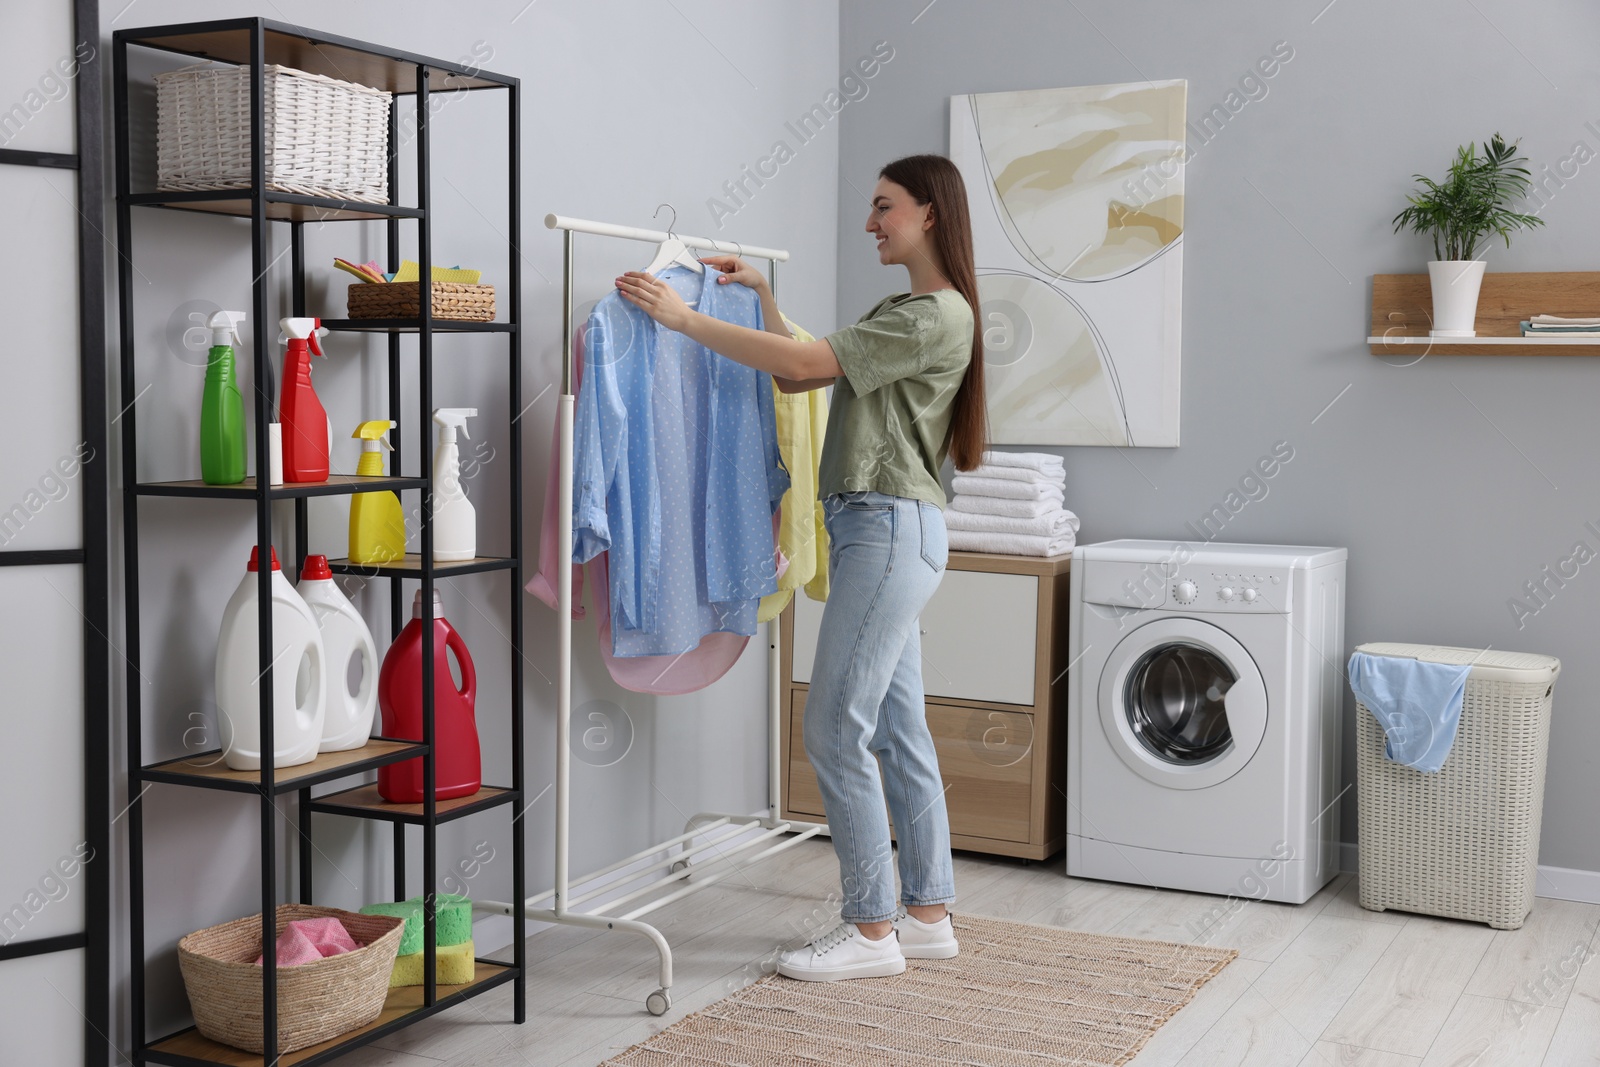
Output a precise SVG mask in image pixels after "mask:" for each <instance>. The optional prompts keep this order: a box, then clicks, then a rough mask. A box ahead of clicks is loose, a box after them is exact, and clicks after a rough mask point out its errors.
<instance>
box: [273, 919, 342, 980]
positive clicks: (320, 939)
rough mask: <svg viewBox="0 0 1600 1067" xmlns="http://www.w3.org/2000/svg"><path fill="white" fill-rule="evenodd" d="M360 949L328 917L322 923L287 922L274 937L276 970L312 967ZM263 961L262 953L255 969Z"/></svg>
mask: <svg viewBox="0 0 1600 1067" xmlns="http://www.w3.org/2000/svg"><path fill="white" fill-rule="evenodd" d="M360 947H361V946H360V945H358V944H356V942H355V938H353V937H351V936H350V931H348V930H346V929H345V928H344V923H342V922H340V921H339V920H338V919H335V918H334V917H333V916H331V915H330V916H328V917H327V918H324V919H291V920H290V921H289V923H288V925H286V926H285V927H284V928H283V933H281V934H279V935H278V966H279V967H298V966H299V965H300V964H302V963H315V962H317V961H318V960H320V959H322V958H323V957H324V956H338V955H341V954H343V953H346V952H354V951H355V950H356V949H358V948H360ZM266 958H267V956H266V953H262V954H261V955H259V956H257V957H256V966H258V967H259V966H260V965H261V962H262V961H263V960H265V959H266Z"/></svg>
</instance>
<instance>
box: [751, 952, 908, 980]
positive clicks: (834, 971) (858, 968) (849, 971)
mask: <svg viewBox="0 0 1600 1067" xmlns="http://www.w3.org/2000/svg"><path fill="white" fill-rule="evenodd" d="M905 969H906V958H905V956H904V955H901V956H897V957H895V958H894V959H889V960H882V961H880V962H878V963H858V964H853V965H852V966H849V967H833V968H825V969H822V970H818V969H816V968H811V967H806V968H797V969H795V970H790V969H789V968H788V967H787V966H785V965H784V964H782V963H780V964H778V973H779V974H781V975H783V976H784V977H785V978H793V979H796V980H797V981H801V982H838V981H843V980H845V979H849V978H892V977H893V976H894V975H897V974H904V973H905Z"/></svg>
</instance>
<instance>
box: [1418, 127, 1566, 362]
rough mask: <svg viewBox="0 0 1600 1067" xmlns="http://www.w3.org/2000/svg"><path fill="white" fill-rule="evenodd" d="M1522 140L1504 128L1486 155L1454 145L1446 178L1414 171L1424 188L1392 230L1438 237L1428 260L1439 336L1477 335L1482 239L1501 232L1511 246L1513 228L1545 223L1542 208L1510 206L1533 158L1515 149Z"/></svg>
mask: <svg viewBox="0 0 1600 1067" xmlns="http://www.w3.org/2000/svg"><path fill="white" fill-rule="evenodd" d="M1517 144H1518V142H1516V141H1513V142H1511V143H1510V144H1506V142H1505V140H1504V138H1502V137H1501V136H1500V135H1499V134H1498V133H1497V134H1495V135H1494V137H1493V138H1492V139H1491V140H1489V141H1486V142H1485V143H1484V146H1483V155H1481V156H1480V155H1479V154H1478V151H1477V146H1476V145H1474V144H1467V145H1465V146H1464V147H1462V148H1459V149H1457V150H1456V158H1455V160H1454V161H1453V162H1452V163H1451V164H1450V173H1449V175H1447V176H1446V177H1445V180H1444V181H1443V182H1436V181H1434V180H1433V179H1432V178H1429V177H1427V176H1426V175H1423V174H1416V175H1413V177H1415V178H1416V180H1417V182H1418V183H1420V184H1421V185H1422V187H1423V188H1422V190H1421V191H1420V192H1418V193H1414V194H1412V195H1411V196H1408V197H1407V198H1406V199H1407V200H1409V201H1410V202H1411V206H1410V207H1408V208H1406V209H1405V210H1404V211H1402V212H1400V214H1398V215H1396V216H1395V217H1394V232H1395V233H1399V232H1400V231H1401V230H1403V229H1406V228H1407V227H1409V228H1410V229H1412V230H1414V231H1415V232H1417V233H1425V234H1431V235H1432V236H1433V254H1434V259H1433V261H1432V262H1430V263H1429V264H1428V278H1429V281H1430V282H1431V284H1432V287H1433V328H1432V329H1431V330H1429V333H1430V334H1431V335H1432V336H1434V337H1473V336H1475V335H1476V332H1477V331H1476V330H1474V329H1473V326H1474V324H1475V322H1476V320H1477V316H1478V288H1479V286H1481V285H1482V284H1483V267H1484V264H1483V261H1482V260H1481V259H1477V258H1475V256H1474V252H1475V251H1476V249H1477V245H1478V241H1479V239H1480V238H1483V237H1487V236H1488V235H1489V234H1491V233H1497V234H1499V235H1500V236H1501V237H1503V238H1505V242H1506V247H1507V248H1510V247H1511V231H1512V230H1517V229H1521V228H1522V227H1524V226H1526V227H1529V228H1532V227H1534V226H1542V225H1544V220H1543V219H1541V218H1539V217H1538V216H1537V215H1523V214H1519V213H1517V212H1515V211H1512V210H1511V208H1510V205H1511V203H1512V201H1514V200H1517V199H1519V198H1521V197H1522V196H1524V195H1526V193H1527V191H1528V186H1529V180H1528V169H1527V168H1526V167H1523V166H1521V165H1520V164H1522V163H1526V162H1527V160H1526V159H1525V158H1523V157H1521V156H1518V155H1517V154H1516V151H1517Z"/></svg>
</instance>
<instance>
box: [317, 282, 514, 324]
mask: <svg viewBox="0 0 1600 1067" xmlns="http://www.w3.org/2000/svg"><path fill="white" fill-rule="evenodd" d="M421 287H422V283H421V282H385V283H384V284H382V285H379V284H378V283H377V282H356V283H355V284H354V285H352V286H350V290H349V294H348V296H347V298H346V303H347V304H348V306H349V308H350V317H351V318H352V319H414V318H416V317H417V316H419V315H421V314H422V299H421V295H420V293H421ZM433 317H434V318H436V319H449V320H451V321H454V322H493V321H494V286H492V285H464V284H462V283H460V282H434V283H433Z"/></svg>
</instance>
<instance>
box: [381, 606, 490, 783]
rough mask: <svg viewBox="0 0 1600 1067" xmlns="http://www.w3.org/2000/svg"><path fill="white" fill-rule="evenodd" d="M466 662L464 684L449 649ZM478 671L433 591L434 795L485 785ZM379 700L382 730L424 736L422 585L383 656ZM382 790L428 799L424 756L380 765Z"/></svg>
mask: <svg viewBox="0 0 1600 1067" xmlns="http://www.w3.org/2000/svg"><path fill="white" fill-rule="evenodd" d="M447 649H448V650H450V651H453V652H454V653H455V654H456V662H457V663H459V664H460V665H461V688H460V689H459V690H458V689H456V686H455V680H454V679H453V678H452V677H451V676H450V662H449V658H448V654H447V652H446V650H447ZM477 697H478V674H477V671H476V670H474V669H473V666H472V655H471V654H470V653H469V652H468V651H467V643H466V642H465V641H463V640H462V639H461V635H460V634H458V633H456V631H455V628H454V627H452V626H451V625H450V624H449V623H448V622H446V621H445V620H444V612H443V608H442V606H441V604H440V602H439V592H438V590H434V594H433V753H434V760H433V768H434V770H433V779H434V794H433V795H434V798H435V799H436V800H449V799H451V798H452V797H470V796H471V795H472V794H474V793H476V792H477V791H478V790H479V789H480V788H482V786H483V757H482V754H481V753H480V751H479V749H478V725H477V722H476V721H475V719H474V717H473V705H474V702H475V701H476V700H477ZM378 706H379V707H380V708H381V709H382V710H383V736H385V737H394V738H403V739H405V740H408V741H421V740H422V590H420V589H419V590H417V596H416V599H415V600H414V601H413V602H412V606H411V621H410V622H408V623H406V627H405V629H403V630H401V631H400V636H399V637H397V638H395V641H394V644H392V645H390V646H389V651H388V652H387V653H385V655H384V657H383V667H382V668H381V669H380V670H379V671H378ZM378 795H379V796H381V797H383V799H385V800H387V801H389V802H390V803H394V804H420V803H422V800H423V788H422V760H421V759H420V758H418V759H413V760H406V761H405V762H404V763H391V764H389V765H387V766H384V767H379V768H378Z"/></svg>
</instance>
